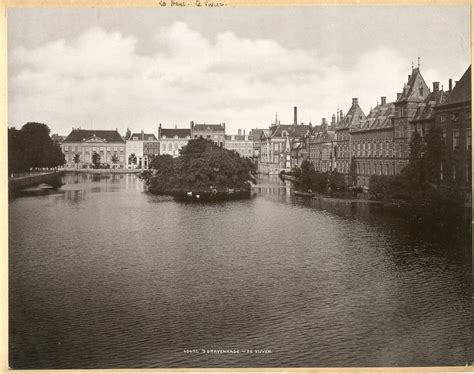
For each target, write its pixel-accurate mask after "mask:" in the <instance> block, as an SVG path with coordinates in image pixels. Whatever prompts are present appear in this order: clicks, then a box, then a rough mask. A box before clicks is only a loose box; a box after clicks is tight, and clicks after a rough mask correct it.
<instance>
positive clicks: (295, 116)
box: [293, 106, 298, 125]
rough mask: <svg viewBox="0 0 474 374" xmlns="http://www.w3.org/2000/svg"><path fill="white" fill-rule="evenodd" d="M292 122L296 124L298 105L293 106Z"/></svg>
mask: <svg viewBox="0 0 474 374" xmlns="http://www.w3.org/2000/svg"><path fill="white" fill-rule="evenodd" d="M293 124H294V125H297V124H298V107H296V106H295V107H294V109H293Z"/></svg>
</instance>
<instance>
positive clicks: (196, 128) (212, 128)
mask: <svg viewBox="0 0 474 374" xmlns="http://www.w3.org/2000/svg"><path fill="white" fill-rule="evenodd" d="M193 131H212V132H222V131H225V127H224V126H223V125H222V124H220V123H219V124H217V125H212V124H207V123H201V124H197V123H196V124H195V125H194V127H193Z"/></svg>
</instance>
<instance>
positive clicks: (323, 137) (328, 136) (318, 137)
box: [310, 130, 336, 144]
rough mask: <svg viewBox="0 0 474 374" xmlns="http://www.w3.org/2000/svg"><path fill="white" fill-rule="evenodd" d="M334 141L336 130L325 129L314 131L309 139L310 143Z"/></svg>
mask: <svg viewBox="0 0 474 374" xmlns="http://www.w3.org/2000/svg"><path fill="white" fill-rule="evenodd" d="M334 141H336V132H335V131H331V130H327V131H320V132H318V133H316V134H315V135H314V137H313V138H312V139H311V140H310V143H313V144H314V143H329V142H334Z"/></svg>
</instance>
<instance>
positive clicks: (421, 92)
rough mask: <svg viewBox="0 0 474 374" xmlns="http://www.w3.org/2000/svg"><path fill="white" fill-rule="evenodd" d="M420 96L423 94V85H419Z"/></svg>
mask: <svg viewBox="0 0 474 374" xmlns="http://www.w3.org/2000/svg"><path fill="white" fill-rule="evenodd" d="M420 96H423V87H420Z"/></svg>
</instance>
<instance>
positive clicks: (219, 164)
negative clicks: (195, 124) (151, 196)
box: [141, 138, 256, 194]
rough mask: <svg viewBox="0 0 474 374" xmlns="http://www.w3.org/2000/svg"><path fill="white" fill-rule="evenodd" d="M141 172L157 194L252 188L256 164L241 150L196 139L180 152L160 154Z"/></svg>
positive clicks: (151, 189)
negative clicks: (173, 155)
mask: <svg viewBox="0 0 474 374" xmlns="http://www.w3.org/2000/svg"><path fill="white" fill-rule="evenodd" d="M149 167H150V169H149V170H146V171H144V172H143V173H142V174H141V175H142V178H143V179H144V180H145V183H146V185H147V186H148V190H149V191H150V192H153V193H157V194H170V193H171V194H172V193H173V192H180V191H210V190H216V191H227V190H228V189H238V190H250V182H253V183H255V174H256V167H255V164H254V163H253V162H252V161H251V160H250V159H248V158H244V157H241V156H240V155H239V154H238V153H237V152H234V151H231V150H228V149H225V148H221V147H219V146H217V145H215V144H214V143H212V142H211V141H208V140H205V139H202V138H200V139H193V140H190V141H189V142H188V144H187V145H186V146H185V147H183V148H182V149H181V150H180V155H179V157H177V158H175V159H174V158H173V157H171V156H170V155H159V156H156V157H154V158H153V160H152V161H151V162H150V165H149Z"/></svg>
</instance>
